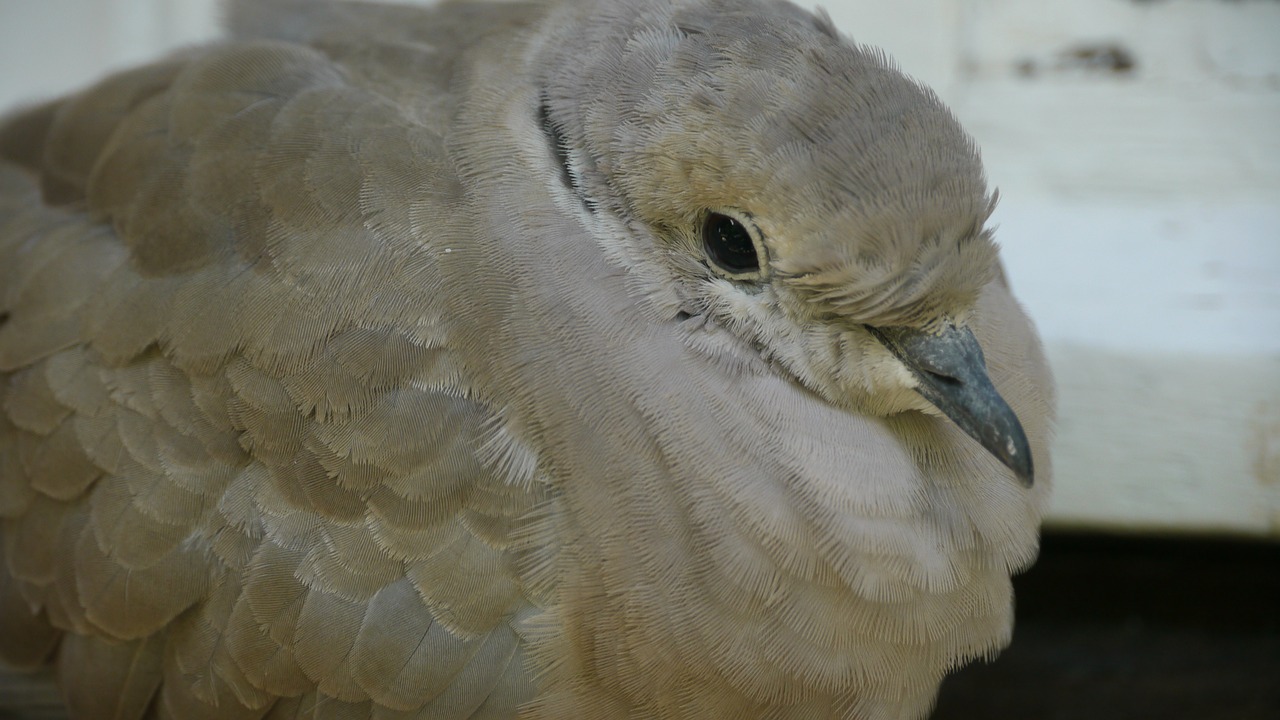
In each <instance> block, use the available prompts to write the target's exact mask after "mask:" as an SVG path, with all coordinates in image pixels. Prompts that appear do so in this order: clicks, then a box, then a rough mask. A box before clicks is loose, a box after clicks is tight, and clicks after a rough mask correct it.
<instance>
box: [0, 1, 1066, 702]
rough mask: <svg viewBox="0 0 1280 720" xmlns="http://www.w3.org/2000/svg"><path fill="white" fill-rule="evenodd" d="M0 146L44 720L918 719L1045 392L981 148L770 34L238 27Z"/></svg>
mask: <svg viewBox="0 0 1280 720" xmlns="http://www.w3.org/2000/svg"><path fill="white" fill-rule="evenodd" d="M226 24H227V27H228V34H227V37H226V38H224V39H222V40H219V41H217V42H214V43H211V44H208V45H205V46H200V47H195V48H189V49H186V50H181V51H178V52H177V53H175V54H173V55H170V56H167V57H165V58H163V59H160V60H157V61H155V62H153V63H151V64H148V65H144V66H141V67H138V68H136V69H132V70H127V71H124V72H120V73H117V74H114V75H111V76H110V77H108V78H107V79H105V80H102V81H100V82H98V83H97V84H95V85H92V86H91V87H88V88H87V89H85V90H83V91H80V92H78V93H75V94H71V95H69V96H66V97H63V98H61V99H56V100H53V101H49V102H45V103H44V104H39V105H36V106H33V107H28V108H26V109H21V110H18V111H16V112H14V113H12V114H10V115H9V116H8V117H7V118H6V119H5V120H4V121H3V123H0V158H3V160H2V161H0V374H2V377H3V384H2V385H0V408H2V409H3V411H2V412H0V542H2V543H3V562H2V563H0V567H2V569H0V657H3V658H4V659H5V661H6V662H7V663H9V664H10V665H12V666H14V667H21V668H41V667H43V668H48V669H50V670H49V672H51V673H52V674H54V675H55V676H56V678H57V682H58V686H59V688H60V690H59V692H60V693H61V695H62V698H63V701H64V702H65V704H66V712H67V713H68V714H69V716H70V717H73V718H95V719H96V718H120V719H126V718H181V719H202V718H229V719H232V720H239V719H255V720H256V719H258V718H272V719H277V718H302V717H307V718H335V719H346V718H352V719H355V718H377V719H383V718H387V719H389V718H437V719H454V718H473V719H481V718H522V719H526V720H544V719H558V718H605V719H607V718H663V719H677V718H775V719H781V718H804V719H806V720H808V719H814V718H844V719H857V720H881V719H886V718H922V717H925V716H927V715H928V714H929V712H930V711H931V709H932V707H933V705H934V703H935V701H936V696H937V693H938V688H939V685H940V683H941V682H942V680H943V678H944V677H945V676H946V675H947V673H948V672H950V671H952V670H954V669H955V668H958V667H960V666H962V665H964V664H966V663H968V662H970V661H973V660H975V659H980V658H991V657H994V656H995V655H996V654H997V653H998V652H999V650H1000V649H1001V648H1003V647H1004V646H1006V645H1007V644H1008V642H1009V641H1010V638H1011V634H1012V631H1013V630H1012V628H1013V591H1012V585H1011V579H1010V578H1011V575H1013V574H1014V573H1016V572H1018V571H1020V570H1021V569H1024V568H1026V567H1028V566H1029V565H1030V564H1031V563H1032V562H1033V561H1034V558H1035V556H1036V553H1037V549H1038V542H1039V526H1040V518H1041V516H1042V514H1043V512H1044V509H1045V507H1046V503H1047V500H1048V497H1049V495H1048V492H1049V488H1050V486H1051V475H1052V469H1051V458H1050V457H1049V447H1048V444H1049V438H1050V433H1051V427H1052V422H1053V413H1054V390H1053V384H1052V379H1051V374H1050V371H1049V368H1048V365H1047V363H1046V360H1045V358H1044V355H1043V352H1042V350H1041V345H1040V341H1039V339H1038V336H1037V334H1036V330H1035V328H1034V326H1033V324H1032V322H1031V320H1030V319H1029V318H1028V316H1027V314H1026V313H1025V312H1024V311H1023V309H1022V308H1021V306H1020V305H1019V304H1018V302H1017V301H1016V300H1015V299H1014V296H1013V294H1012V291H1011V289H1010V284H1009V280H1008V278H1007V277H1006V273H1005V271H1004V269H1003V267H1002V265H1001V261H1000V256H999V250H998V247H997V245H996V242H995V239H994V235H993V232H994V231H993V228H992V227H991V223H990V216H991V214H992V212H993V210H994V207H995V203H996V200H997V196H996V193H995V191H994V190H991V189H989V187H988V181H987V177H986V172H985V170H984V167H983V164H982V160H981V156H980V152H979V149H978V147H977V146H976V144H975V142H974V140H973V139H972V138H971V136H970V135H968V134H967V133H966V132H965V130H964V129H963V128H962V127H961V125H960V123H959V122H958V121H957V120H956V118H955V116H954V115H953V114H952V112H951V111H950V110H949V109H948V108H947V107H946V106H945V105H944V104H943V102H942V101H941V100H940V99H939V98H938V96H937V95H935V94H934V93H933V92H932V91H930V90H928V89H927V88H925V87H924V86H923V85H921V84H920V83H918V82H917V81H915V80H913V79H911V78H909V77H908V76H907V75H906V74H904V73H903V72H902V71H901V70H899V69H898V67H897V66H896V65H895V64H894V62H893V61H892V60H890V59H889V57H888V56H887V55H886V54H885V53H884V52H883V51H880V50H877V49H874V48H871V47H868V46H865V45H861V44H858V43H857V42H856V41H855V40H853V39H851V38H849V37H846V36H844V35H842V34H841V33H840V32H839V31H838V30H837V29H836V28H835V26H834V25H833V24H832V22H831V20H830V19H829V17H828V16H826V15H825V14H822V13H820V12H819V13H812V12H809V11H807V10H803V9H801V8H798V7H797V6H794V5H791V4H787V3H784V2H779V1H777V0H627V1H625V2H623V1H621V0H598V1H585V0H548V1H537V2H498V3H488V2H445V3H443V4H439V5H436V6H430V7H419V6H395V5H381V4H374V3H342V2H332V1H327V2H321V1H318V0H317V1H316V2H305V1H302V0H272V1H271V2H249V1H248V0H241V1H240V2H233V3H231V4H230V6H229V7H228V8H227V9H226Z"/></svg>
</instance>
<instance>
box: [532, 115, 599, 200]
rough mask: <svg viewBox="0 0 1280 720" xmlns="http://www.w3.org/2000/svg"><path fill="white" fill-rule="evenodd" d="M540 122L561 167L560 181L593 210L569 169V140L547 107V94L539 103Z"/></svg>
mask: <svg viewBox="0 0 1280 720" xmlns="http://www.w3.org/2000/svg"><path fill="white" fill-rule="evenodd" d="M538 122H539V124H540V125H541V126H542V132H543V134H544V135H546V136H547V144H548V145H549V146H550V147H551V153H552V154H553V155H554V156H555V158H556V164H557V165H559V167H560V182H561V183H563V184H564V186H565V187H566V188H568V189H569V190H571V191H573V194H574V195H576V196H577V197H578V200H579V201H580V202H581V203H582V206H583V207H584V208H586V209H587V212H593V209H592V206H593V203H591V201H590V200H588V198H587V195H586V193H584V192H583V191H582V188H581V187H580V186H579V185H578V183H577V181H575V180H574V177H573V173H572V172H571V171H570V170H569V141H568V140H566V139H565V137H564V133H563V132H561V131H560V126H559V125H557V124H556V122H555V120H552V119H551V110H550V108H548V107H547V99H546V97H545V96H544V97H543V98H542V102H540V103H539V104H538Z"/></svg>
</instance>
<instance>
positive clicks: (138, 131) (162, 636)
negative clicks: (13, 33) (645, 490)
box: [0, 10, 545, 718]
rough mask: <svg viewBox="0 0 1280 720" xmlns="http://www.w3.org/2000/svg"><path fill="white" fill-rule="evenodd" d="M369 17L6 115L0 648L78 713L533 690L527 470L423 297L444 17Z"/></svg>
mask: <svg viewBox="0 0 1280 720" xmlns="http://www.w3.org/2000/svg"><path fill="white" fill-rule="evenodd" d="M442 12H443V11H442ZM468 12H472V11H471V10H468ZM420 17H422V18H429V17H430V16H428V15H422V16H420ZM503 17H504V18H507V20H505V22H512V20H511V17H512V15H511V14H510V13H504V15H503ZM516 17H517V19H518V13H517V14H516ZM386 19H387V22H388V26H387V27H383V28H382V30H385V32H384V33H383V34H382V35H378V33H377V30H378V28H376V27H373V26H369V27H366V28H365V29H364V30H365V31H367V34H368V35H369V36H368V37H364V36H362V33H361V32H356V31H354V30H353V31H352V32H350V33H348V35H346V36H345V39H343V38H341V37H328V38H327V39H326V37H327V36H326V32H328V31H327V30H325V27H328V26H324V25H323V24H321V25H318V26H317V27H318V28H319V29H318V30H316V31H315V32H311V31H309V30H307V29H306V28H305V27H293V28H289V29H288V30H289V33H292V34H294V35H295V36H298V37H295V38H294V39H301V36H302V35H308V33H309V35H310V37H311V40H312V41H313V42H312V44H311V45H310V46H304V45H300V44H297V43H292V42H288V41H281V40H273V39H252V38H250V39H243V40H240V41H237V42H233V43H229V44H224V45H220V46H217V47H213V48H206V49H201V50H197V51H190V52H187V53H184V54H181V55H178V56H175V57H173V58H170V59H168V60H166V61H164V62H161V63H158V64H155V65H151V66H148V67H144V68H142V69H139V70H134V71H131V72H127V73H124V74H121V75H117V76H115V77H112V78H110V79H108V80H106V81H105V82H103V83H101V84H99V85H97V86H95V87H93V88H91V89H89V90H87V91H85V92H83V93H81V94H79V95H76V96H73V97H71V98H69V99H66V100H62V101H58V102H54V103H51V104H47V105H44V106H41V107H37V108H34V109H32V110H28V111H26V112H24V113H22V114H20V115H17V116H15V117H12V118H10V119H9V120H8V121H7V122H6V123H5V124H4V125H3V126H2V127H0V156H2V157H3V160H2V161H0V373H3V377H4V384H3V386H2V387H0V400H2V401H3V402H2V405H3V413H0V458H2V459H3V460H2V462H3V466H2V467H0V526H2V528H3V535H2V538H3V547H4V563H3V568H4V570H3V572H0V583H2V591H0V609H3V611H4V612H3V613H2V614H0V651H3V654H4V656H6V657H8V658H9V659H11V660H15V661H18V662H21V663H26V664H33V663H39V662H41V661H44V660H46V659H48V658H50V657H54V658H56V662H57V664H58V668H59V672H60V674H61V678H62V684H63V686H64V688H65V692H66V693H67V694H68V698H69V702H70V705H71V707H72V709H73V711H76V712H78V713H80V714H82V715H84V716H91V717H121V718H128V717H141V716H142V715H143V714H144V713H145V712H146V711H147V708H148V706H149V705H150V704H151V703H152V697H153V695H155V693H157V692H159V700H158V702H160V703H161V707H162V708H163V709H164V712H165V713H166V714H167V715H168V716H171V717H183V718H198V717H214V716H216V717H261V716H264V715H265V714H267V713H270V715H269V716H270V717H287V716H292V715H294V714H301V713H302V712H309V711H310V709H313V708H311V706H314V705H315V704H316V703H318V702H319V700H320V699H321V698H324V702H325V703H326V708H327V711H331V712H333V713H334V715H335V716H339V715H340V716H342V717H347V716H350V717H368V716H371V715H373V714H374V712H375V710H378V711H379V712H382V711H386V710H391V711H399V712H409V711H414V712H418V711H421V712H430V713H434V714H432V715H431V716H432V717H459V718H461V717H487V716H489V715H504V714H508V713H510V712H511V708H513V707H514V706H515V705H517V704H519V703H520V702H522V701H523V700H524V699H526V698H527V697H528V696H529V694H530V691H531V685H530V681H529V678H528V677H527V676H526V671H525V668H524V662H523V660H522V650H521V644H520V635H521V632H522V623H524V622H525V621H526V620H527V619H528V618H529V617H530V616H531V615H533V614H534V613H535V605H536V603H535V602H534V600H533V599H531V597H530V592H529V591H528V590H527V589H526V588H525V587H523V586H522V584H521V582H520V576H519V572H518V570H517V565H518V563H519V561H520V558H521V557H522V552H523V550H522V549H521V545H520V542H519V538H518V536H517V535H518V532H517V530H518V528H519V527H520V523H521V519H522V518H524V517H525V516H527V515H528V514H529V513H531V512H533V511H534V510H535V509H536V508H537V507H538V505H539V503H541V502H543V500H544V494H545V493H544V491H543V489H542V487H541V486H540V485H539V484H538V483H537V482H535V481H532V480H530V472H528V463H520V462H517V461H514V460H512V459H511V458H510V457H505V456H503V457H498V456H502V455H503V453H506V454H507V455H509V454H510V452H511V450H510V447H511V445H510V443H504V442H502V441H501V438H498V439H497V440H495V436H496V435H498V434H500V433H501V430H500V429H498V425H497V424H496V423H495V414H494V411H493V410H491V409H490V408H489V407H488V406H487V405H486V403H485V402H484V401H482V400H481V399H479V398H478V397H477V396H476V393H475V392H474V389H473V388H471V387H470V386H469V384H468V380H467V377H466V375H465V372H464V369H463V367H462V363H460V362H459V361H458V359H457V357H456V356H455V354H454V353H453V352H452V351H451V338H450V334H449V318H448V316H447V314H446V313H445V312H444V305H443V304H442V302H441V301H440V299H439V298H438V297H437V294H438V289H439V287H440V282H439V278H438V275H439V268H438V265H437V260H438V258H439V255H440V253H444V252H449V251H452V250H454V249H457V250H460V251H461V250H465V249H466V247H467V246H466V233H465V232H464V230H463V225H462V221H461V220H460V219H459V218H458V217H456V213H451V212H450V210H451V208H454V207H456V206H457V204H458V203H457V200H458V197H459V194H460V193H461V190H460V185H459V182H458V178H457V176H456V173H455V170H454V169H453V167H452V166H451V164H450V161H449V158H448V156H447V153H446V149H445V144H444V139H443V128H444V127H446V124H447V120H448V116H449V114H450V112H451V108H452V103H451V100H450V96H449V94H448V85H449V82H450V76H449V68H450V67H452V65H453V64H454V63H455V62H457V61H458V58H457V57H456V53H457V52H458V51H457V47H459V46H460V45H461V44H464V43H465V38H461V39H460V38H450V37H449V33H450V32H451V31H450V27H451V25H450V23H448V22H443V23H440V24H437V25H435V26H433V25H431V23H428V22H424V21H422V20H419V21H417V24H416V25H409V24H406V23H403V22H401V20H402V19H403V18H401V17H400V16H397V15H394V14H390V15H388V16H387V18H386ZM473 25H475V26H477V27H485V28H487V31H493V26H492V25H487V26H485V25H483V24H475V23H473ZM415 28H416V29H415ZM289 33H285V34H289ZM415 33H417V34H416V35H415ZM375 37H376V38H381V39H380V40H377V41H372V40H371V38H375ZM406 78H411V81H410V80H407V79H406ZM495 446H497V447H501V448H506V449H505V450H494V449H493V448H494V447H495ZM521 468H523V470H521ZM277 696H282V697H285V698H288V699H287V700H282V701H279V702H277V701H276V697H277ZM308 703H310V704H311V706H309V705H308ZM397 717H399V715H397Z"/></svg>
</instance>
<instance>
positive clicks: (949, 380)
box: [924, 369, 964, 386]
mask: <svg viewBox="0 0 1280 720" xmlns="http://www.w3.org/2000/svg"><path fill="white" fill-rule="evenodd" d="M924 374H925V375H928V376H929V378H930V379H931V380H934V381H937V382H938V383H941V384H943V385H951V386H959V385H963V384H964V381H962V380H961V379H960V378H958V377H956V376H954V375H947V374H945V373H940V372H934V371H933V370H927V369H926V370H924Z"/></svg>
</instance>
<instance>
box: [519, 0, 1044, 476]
mask: <svg viewBox="0 0 1280 720" xmlns="http://www.w3.org/2000/svg"><path fill="white" fill-rule="evenodd" d="M590 12H591V13H593V16H591V17H588V18H585V19H584V20H582V21H581V22H579V23H575V24H574V27H575V28H576V29H575V33H574V35H573V36H571V37H564V38H559V39H558V41H557V42H555V43H554V46H553V49H552V50H551V51H550V52H552V53H554V54H556V55H557V61H556V62H552V63H549V64H548V65H547V67H549V68H551V70H550V71H549V73H548V75H547V77H545V78H544V87H545V90H544V97H543V103H544V106H543V113H544V125H545V126H546V127H547V128H548V132H549V133H550V134H551V136H552V137H553V139H554V144H555V145H556V147H557V150H558V152H559V153H560V155H561V158H560V159H561V160H562V162H563V164H564V166H565V169H566V178H567V179H568V181H569V183H570V184H571V185H572V187H573V188H574V190H575V192H577V193H578V195H579V198H580V199H581V200H582V203H583V205H584V207H585V208H586V209H587V210H588V212H589V213H591V214H594V215H598V216H603V217H606V218H609V219H611V220H612V221H615V227H619V228H622V229H621V230H617V231H614V232H601V233H599V235H600V236H601V237H605V238H608V240H607V242H609V243H610V244H611V248H610V249H611V251H612V252H615V253H619V254H621V255H622V256H623V257H625V259H626V261H627V262H626V265H627V266H628V267H631V268H637V270H635V272H636V273H637V274H638V275H639V276H641V277H643V276H644V275H645V273H646V271H645V269H646V268H648V269H649V270H650V271H651V275H652V277H653V278H654V284H655V293H656V292H657V290H656V286H657V285H659V284H661V285H666V286H670V285H672V283H671V282H670V279H671V278H675V279H676V280H677V282H676V283H674V287H675V288H676V294H677V296H678V303H677V304H676V306H675V307H676V311H675V312H674V313H672V319H673V320H676V321H688V320H692V319H700V320H701V321H702V322H704V323H706V324H708V325H710V326H715V327H718V328H722V329H725V330H727V331H728V332H732V333H734V334H735V335H737V336H738V337H740V338H742V339H743V340H744V341H745V343H746V345H747V346H749V347H751V348H753V349H754V350H755V351H757V352H759V354H760V355H761V356H762V357H763V358H765V359H766V360H767V361H769V362H771V363H774V364H775V365H776V366H777V367H779V368H782V369H783V370H784V371H785V372H786V373H788V374H789V375H790V376H792V377H793V378H794V379H795V380H796V381H797V382H799V383H800V384H802V385H804V386H805V387H807V388H808V389H809V390H811V391H812V392H815V393H817V394H818V395H820V396H821V397H823V398H824V399H826V400H827V401H828V402H830V403H833V404H835V405H837V406H840V407H844V408H847V409H850V410H853V411H857V412H863V413H867V414H872V415H880V416H885V415H891V414H894V413H899V412H904V411H920V412H925V413H929V414H942V415H945V416H947V417H948V418H950V419H951V420H952V421H953V422H955V423H956V424H957V425H958V426H959V427H960V428H961V429H963V430H964V431H965V432H966V433H967V434H968V435H970V436H971V437H973V438H974V439H975V440H977V441H978V442H980V443H981V444H982V445H983V446H984V447H985V448H986V449H987V450H988V451H989V452H991V453H992V454H993V455H994V456H996V457H997V458H999V459H1000V460H1001V461H1002V462H1003V463H1004V464H1005V465H1006V466H1008V467H1009V468H1010V469H1012V470H1013V471H1014V473H1015V474H1016V475H1017V476H1018V477H1019V478H1020V479H1021V480H1023V481H1024V482H1025V483H1027V484H1030V483H1031V481H1032V477H1033V468H1032V461H1031V454H1030V448H1029V443H1028V440H1027V437H1026V435H1025V433H1024V432H1023V429H1022V427H1021V425H1020V423H1019V421H1018V418H1017V416H1016V415H1015V414H1014V412H1013V410H1011V409H1010V408H1009V406H1008V405H1007V404H1006V403H1005V401H1004V399H1003V398H1002V397H1001V396H1000V394H999V393H998V392H997V390H996V389H995V387H994V385H993V384H992V382H991V380H990V378H989V377H988V373H987V370H986V366H985V361H984V357H983V353H982V349H981V347H980V346H979V344H978V341H977V339H976V338H975V336H974V334H973V333H972V332H971V330H970V329H969V321H970V319H971V318H972V315H973V313H974V312H975V308H976V306H977V303H978V300H979V297H980V295H981V293H982V291H983V288H984V286H986V285H987V284H988V283H990V282H992V281H993V279H994V278H995V277H996V276H997V273H998V272H999V270H998V259H997V249H996V246H995V244H994V242H993V241H992V238H991V233H990V231H989V230H988V229H987V228H986V222H987V220H988V218H989V216H990V214H991V212H992V210H993V209H994V206H995V201H996V197H995V194H994V193H991V192H989V191H988V189H987V185H986V179H985V176H984V172H983V168H982V163H981V159H980V157H979V153H978V150H977V148H976V146H975V145H974V143H973V141H972V139H971V138H970V137H969V136H968V135H967V134H966V133H965V132H964V130H963V129H962V128H961V127H960V125H959V123H958V122H957V121H956V119H955V118H954V116H953V115H952V114H951V112H950V111H949V110H948V109H947V108H946V107H945V106H944V105H943V104H942V102H941V101H940V100H939V99H938V98H937V97H936V96H935V95H934V94H933V93H932V92H931V91H930V90H928V89H927V88H924V87H923V86H921V85H919V84H918V83H916V82H915V81H913V80H912V79H910V78H908V77H907V76H905V75H904V74H902V73H901V72H900V71H899V70H898V69H897V68H896V67H894V65H893V63H892V61H891V60H889V58H888V57H887V56H886V55H884V54H883V53H882V52H880V51H878V50H874V49H871V48H867V47H862V46H858V45H856V44H854V43H851V42H848V41H847V40H845V39H843V38H841V37H840V35H839V33H838V32H837V31H836V30H835V29H834V27H833V26H832V25H831V24H830V21H829V20H828V19H826V18H824V17H821V16H819V17H815V16H812V15H809V14H808V13H805V12H803V11H801V10H800V9H798V8H795V7H794V6H790V5H785V4H763V3H751V2H734V3H727V2H706V1H700V2H653V3H617V4H607V3H606V4H604V5H602V6H601V7H597V8H595V9H593V10H591V11H590ZM761 18H769V22H762V21H761ZM583 28H586V31H585V32H583Z"/></svg>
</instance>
